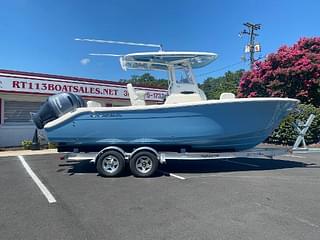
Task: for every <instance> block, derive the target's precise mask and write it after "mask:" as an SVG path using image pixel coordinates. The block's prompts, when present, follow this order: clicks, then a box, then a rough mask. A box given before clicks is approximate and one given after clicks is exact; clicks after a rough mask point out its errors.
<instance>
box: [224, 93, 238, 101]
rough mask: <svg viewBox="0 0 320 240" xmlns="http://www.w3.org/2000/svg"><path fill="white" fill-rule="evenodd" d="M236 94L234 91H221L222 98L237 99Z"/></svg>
mask: <svg viewBox="0 0 320 240" xmlns="http://www.w3.org/2000/svg"><path fill="white" fill-rule="evenodd" d="M235 98H236V96H235V95H234V94H233V93H229V92H228V93H221V95H220V100H224V99H235Z"/></svg>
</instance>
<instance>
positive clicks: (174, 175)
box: [158, 170, 186, 180]
mask: <svg viewBox="0 0 320 240" xmlns="http://www.w3.org/2000/svg"><path fill="white" fill-rule="evenodd" d="M158 171H159V172H161V173H162V174H164V175H168V176H170V177H175V178H178V179H180V180H186V178H184V177H181V176H179V175H176V174H173V173H169V172H165V171H161V170H158Z"/></svg>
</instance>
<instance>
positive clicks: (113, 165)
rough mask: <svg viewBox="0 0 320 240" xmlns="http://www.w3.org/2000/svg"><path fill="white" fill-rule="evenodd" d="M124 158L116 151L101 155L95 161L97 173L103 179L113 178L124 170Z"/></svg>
mask: <svg viewBox="0 0 320 240" xmlns="http://www.w3.org/2000/svg"><path fill="white" fill-rule="evenodd" d="M125 165H126V163H125V159H124V156H123V155H122V154H121V153H119V152H118V151H114V150H108V151H106V152H104V153H102V154H101V155H100V156H99V157H98V158H97V161H96V168H97V171H98V173H99V174H100V175H101V176H103V177H115V176H118V175H120V174H121V173H122V172H123V170H124V169H125Z"/></svg>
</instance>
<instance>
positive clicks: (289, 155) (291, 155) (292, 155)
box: [283, 154, 306, 158]
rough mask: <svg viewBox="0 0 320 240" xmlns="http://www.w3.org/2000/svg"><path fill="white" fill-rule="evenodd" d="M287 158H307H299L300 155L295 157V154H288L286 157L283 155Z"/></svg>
mask: <svg viewBox="0 0 320 240" xmlns="http://www.w3.org/2000/svg"><path fill="white" fill-rule="evenodd" d="M283 156H285V157H293V158H306V157H304V156H298V155H294V154H286V155H283Z"/></svg>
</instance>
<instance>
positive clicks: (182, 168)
mask: <svg viewBox="0 0 320 240" xmlns="http://www.w3.org/2000/svg"><path fill="white" fill-rule="evenodd" d="M304 167H313V168H315V167H318V168H320V166H316V165H315V164H307V163H304V162H297V161H289V160H278V159H277V160H275V159H253V158H234V159H219V160H168V161H167V164H165V165H163V166H161V169H162V170H163V171H166V172H170V173H217V172H237V171H264V170H275V169H284V168H304Z"/></svg>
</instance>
